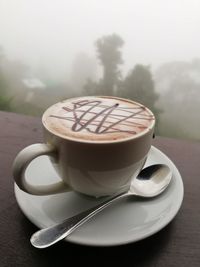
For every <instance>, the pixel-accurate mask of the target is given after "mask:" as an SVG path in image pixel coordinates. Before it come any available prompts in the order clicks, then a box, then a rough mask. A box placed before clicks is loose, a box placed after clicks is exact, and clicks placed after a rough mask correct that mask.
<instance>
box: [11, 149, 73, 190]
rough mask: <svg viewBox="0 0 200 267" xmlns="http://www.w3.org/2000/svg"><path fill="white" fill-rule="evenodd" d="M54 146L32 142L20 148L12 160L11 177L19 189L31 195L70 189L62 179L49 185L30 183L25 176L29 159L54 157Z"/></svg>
mask: <svg viewBox="0 0 200 267" xmlns="http://www.w3.org/2000/svg"><path fill="white" fill-rule="evenodd" d="M56 154H57V153H56V151H55V148H53V147H52V146H50V145H46V144H33V145H30V146H28V147H26V148H24V149H23V150H21V151H20V152H19V153H18V155H17V156H16V158H15V160H14V162H13V177H14V180H15V182H16V184H17V185H18V186H19V188H20V189H21V190H23V191H24V192H26V193H29V194H32V195H50V194H57V193H62V192H67V191H71V190H72V189H71V188H70V187H69V186H68V185H66V184H65V183H64V182H63V181H59V182H57V183H54V184H51V185H31V184H30V183H28V181H27V179H26V177H25V171H26V168H27V167H28V165H29V164H30V163H31V161H32V160H33V159H35V158H37V157H39V156H42V155H46V156H50V157H53V158H55V159H56V157H57V155H56Z"/></svg>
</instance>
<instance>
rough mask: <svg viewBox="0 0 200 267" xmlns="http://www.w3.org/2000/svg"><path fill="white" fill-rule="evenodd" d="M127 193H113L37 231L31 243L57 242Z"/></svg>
mask: <svg viewBox="0 0 200 267" xmlns="http://www.w3.org/2000/svg"><path fill="white" fill-rule="evenodd" d="M128 195H129V193H121V194H119V195H115V196H113V197H111V198H109V199H107V200H106V201H104V202H102V203H100V204H98V205H96V206H95V207H92V208H90V209H88V210H86V211H83V212H81V213H79V214H77V215H75V216H73V217H70V218H68V219H66V220H64V221H63V222H61V223H58V224H56V225H53V226H50V227H48V228H46V229H42V230H39V231H37V232H36V233H34V234H33V235H32V237H31V240H30V241H31V244H32V245H33V246H34V247H36V248H46V247H49V246H51V245H53V244H55V243H57V242H58V241H60V240H62V239H63V238H65V237H67V236H68V235H70V234H71V233H72V232H73V231H74V230H76V229H77V228H78V227H79V226H80V225H82V224H83V223H85V222H86V221H88V220H89V219H90V218H92V217H93V216H94V215H96V214H97V213H99V212H100V211H102V210H103V209H105V208H106V207H108V206H110V205H111V204H112V203H114V202H115V201H116V200H119V199H121V198H123V197H125V196H128Z"/></svg>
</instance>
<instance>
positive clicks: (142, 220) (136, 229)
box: [15, 147, 183, 246]
mask: <svg viewBox="0 0 200 267" xmlns="http://www.w3.org/2000/svg"><path fill="white" fill-rule="evenodd" d="M155 163H165V164H167V165H168V166H169V167H170V168H171V170H172V172H173V179H172V182H171V184H170V186H169V187H168V189H167V190H166V191H165V192H164V193H163V194H161V195H160V196H158V197H156V198H153V199H150V200H149V199H148V200H144V199H140V198H137V197H133V198H132V199H124V200H122V201H119V202H118V203H116V204H114V205H112V206H110V207H108V208H107V209H105V210H104V211H102V212H101V213H99V214H98V215H96V216H95V217H93V218H92V219H91V220H90V221H88V222H87V223H85V224H83V225H82V226H81V227H80V228H78V229H77V230H76V231H75V232H74V233H72V234H71V235H70V236H68V237H67V239H66V240H67V241H70V242H73V243H77V244H85V245H91V246H113V245H121V244H126V243H130V242H135V241H138V240H141V239H144V238H146V237H148V236H150V235H152V234H154V233H156V232H158V231H159V230H161V229H162V228H163V227H165V226H166V225H167V224H168V223H169V222H170V221H171V220H172V219H173V218H174V216H175V215H176V214H177V212H178V210H179V208H180V206H181V203H182V200H183V183H182V179H181V176H180V174H179V171H178V170H177V168H176V166H175V165H174V164H173V162H172V161H171V160H170V159H169V158H168V157H167V156H166V155H165V154H163V153H162V152H161V151H160V150H158V149H157V148H155V147H152V148H151V150H150V153H149V157H148V160H147V163H146V165H151V164H155ZM27 176H28V179H30V180H31V182H32V181H33V179H34V180H35V181H34V182H35V183H39V181H40V179H42V180H43V181H46V183H49V182H51V181H52V182H53V181H55V177H56V176H57V175H56V173H55V171H54V169H53V168H52V166H51V164H50V162H49V160H48V158H47V157H45V156H43V157H40V158H38V159H36V160H34V161H33V162H32V163H31V165H30V166H29V168H28V170H27ZM34 182H33V183H34ZM40 183H41V182H40ZM15 195H16V199H17V202H18V204H19V206H20V208H21V210H22V211H23V213H24V214H25V215H26V216H27V217H28V219H29V220H30V221H31V222H33V223H34V224H35V225H36V226H38V227H39V228H43V227H47V226H50V225H52V224H54V223H56V222H60V221H62V220H63V219H65V218H67V217H71V216H73V215H75V214H76V213H78V212H80V211H83V210H85V209H87V208H89V207H92V206H94V205H95V204H97V203H99V202H100V201H102V200H99V199H93V198H90V197H86V196H83V195H79V194H76V193H73V192H69V193H62V194H57V195H50V196H33V195H29V194H27V193H24V192H23V191H21V190H20V189H19V188H18V187H17V185H16V184H15Z"/></svg>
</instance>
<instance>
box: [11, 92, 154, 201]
mask: <svg viewBox="0 0 200 267" xmlns="http://www.w3.org/2000/svg"><path fill="white" fill-rule="evenodd" d="M42 122H43V126H44V127H43V128H44V143H43V144H33V145H31V146H28V147H26V148H25V149H23V150H22V151H21V152H20V153H19V154H18V155H17V157H16V159H15V161H14V164H13V176H14V179H15V182H16V183H17V185H18V186H19V188H20V189H22V190H24V191H25V192H27V193H30V194H35V195H45V194H55V193H61V192H64V191H71V190H74V191H76V192H80V193H83V194H86V195H90V196H95V197H100V196H107V195H112V194H116V193H119V192H125V191H128V189H129V187H130V185H131V182H132V180H133V179H134V178H135V177H136V176H137V175H138V173H139V172H140V170H141V169H142V167H143V166H144V164H145V161H146V159H147V157H148V152H149V150H150V148H151V144H152V137H153V133H154V126H155V118H154V115H153V113H152V112H151V111H150V110H149V109H148V108H146V107H145V106H143V105H141V104H139V103H137V102H134V101H131V100H128V99H122V98H117V97H112V96H110V97H108V96H105V97H103V96H100V97H99V96H98V97H97V96H87V97H79V98H72V99H68V100H65V101H63V102H59V103H57V104H55V105H53V106H51V107H49V108H48V109H47V110H46V111H45V112H44V115H43V117H42ZM41 155H46V156H49V157H50V159H51V162H52V165H53V166H54V167H55V170H56V171H57V172H58V174H59V176H60V180H59V179H58V181H57V182H56V183H55V184H47V185H44V186H40V185H35V184H34V185H32V184H30V183H29V182H28V179H27V178H26V177H25V176H26V168H27V166H28V165H29V163H30V162H31V161H32V160H33V159H35V158H36V157H39V156H41ZM41 179H42V177H41Z"/></svg>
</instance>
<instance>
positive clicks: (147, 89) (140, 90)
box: [122, 64, 159, 111]
mask: <svg viewBox="0 0 200 267" xmlns="http://www.w3.org/2000/svg"><path fill="white" fill-rule="evenodd" d="M122 95H123V96H124V97H128V98H130V99H132V100H135V101H138V102H140V103H142V104H144V105H145V106H147V107H149V108H150V109H151V110H152V111H153V110H156V108H155V103H156V101H157V100H158V97H159V95H158V94H157V93H156V92H155V89H154V81H153V79H152V74H151V72H150V68H149V67H148V66H143V65H139V64H138V65H136V66H135V67H134V69H133V70H132V71H131V72H130V73H129V74H128V75H127V77H126V78H125V79H124V82H123V90H122ZM156 111H157V110H156Z"/></svg>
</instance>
